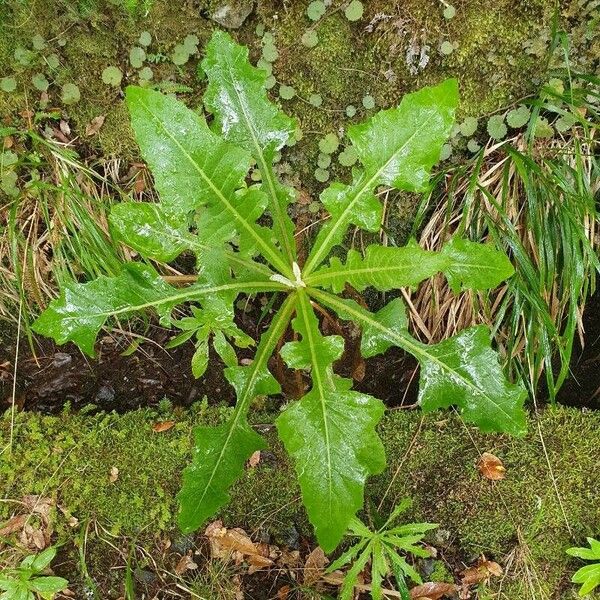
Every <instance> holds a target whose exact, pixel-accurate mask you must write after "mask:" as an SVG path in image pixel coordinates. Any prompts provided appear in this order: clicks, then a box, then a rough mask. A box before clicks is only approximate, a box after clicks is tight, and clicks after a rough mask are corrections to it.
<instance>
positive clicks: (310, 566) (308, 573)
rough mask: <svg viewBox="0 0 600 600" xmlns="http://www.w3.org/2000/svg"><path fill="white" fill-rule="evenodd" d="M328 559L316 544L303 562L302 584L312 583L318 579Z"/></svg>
mask: <svg viewBox="0 0 600 600" xmlns="http://www.w3.org/2000/svg"><path fill="white" fill-rule="evenodd" d="M328 562H329V561H328V560H327V557H326V556H325V552H323V549H322V548H321V547H320V546H317V547H316V548H315V549H314V550H313V551H312V552H311V553H310V554H309V555H308V557H307V558H306V562H305V563H304V572H303V578H304V579H303V580H304V585H312V584H313V583H315V582H317V581H319V579H321V576H322V575H323V571H324V570H325V565H327V563H328Z"/></svg>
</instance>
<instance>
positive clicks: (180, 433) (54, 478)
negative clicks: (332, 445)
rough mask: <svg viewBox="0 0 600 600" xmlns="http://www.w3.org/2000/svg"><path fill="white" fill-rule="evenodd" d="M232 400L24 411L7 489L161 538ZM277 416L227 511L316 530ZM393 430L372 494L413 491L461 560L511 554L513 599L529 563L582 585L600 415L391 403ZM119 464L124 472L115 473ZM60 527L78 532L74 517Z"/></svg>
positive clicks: (281, 531) (441, 543) (237, 517)
mask: <svg viewBox="0 0 600 600" xmlns="http://www.w3.org/2000/svg"><path fill="white" fill-rule="evenodd" d="M229 411H230V409H228V408H214V407H211V408H209V407H208V406H206V405H205V404H200V405H196V406H195V408H194V409H192V410H190V411H182V410H179V409H177V410H176V411H175V412H163V413H157V412H155V411H150V410H140V411H135V412H130V413H127V414H124V415H117V414H99V415H95V416H90V415H88V416H86V415H82V414H71V413H68V412H66V413H64V414H62V415H59V416H44V415H40V414H35V413H18V414H17V415H16V421H15V429H14V442H13V447H12V453H11V454H10V455H7V453H6V452H5V454H4V456H3V461H2V463H0V493H1V494H2V497H3V498H5V499H7V500H18V499H20V498H22V497H23V496H25V495H27V494H44V495H45V496H50V497H52V498H54V499H55V500H56V501H57V504H59V505H60V506H61V508H62V509H63V510H64V511H65V512H66V513H67V514H70V515H73V516H75V517H76V518H77V519H79V521H80V522H81V523H85V522H87V521H89V520H91V519H93V520H96V521H97V522H99V523H101V524H102V526H103V527H105V528H106V529H108V530H109V531H111V532H112V533H113V534H115V535H117V534H120V535H126V536H134V537H136V539H137V538H140V537H141V538H143V537H144V535H146V537H147V535H148V534H147V533H146V534H144V533H143V532H151V534H150V538H152V537H154V538H157V537H159V536H161V535H162V534H163V532H171V531H174V530H175V529H176V523H175V521H176V517H175V515H176V511H177V508H176V500H175V494H176V492H177V490H178V488H179V484H180V476H181V471H182V469H183V467H184V466H185V464H186V462H187V461H188V460H189V457H190V454H191V446H192V435H191V428H192V426H193V425H194V424H198V423H203V424H216V423H218V422H220V421H222V420H223V418H225V417H226V415H227V414H228V413H229ZM272 418H273V415H269V414H262V413H261V414H256V415H254V422H255V423H257V425H256V426H257V428H258V429H259V430H260V431H262V432H263V433H265V435H266V437H267V439H268V443H269V451H267V452H264V453H263V456H262V458H261V462H260V463H259V465H258V467H256V468H254V469H248V470H247V471H246V473H245V475H244V476H243V478H242V480H241V481H240V482H239V483H238V484H237V485H236V486H234V488H233V490H232V500H231V503H230V504H229V505H228V506H227V507H226V508H225V509H224V510H223V511H222V513H221V515H220V516H221V518H222V519H223V520H224V522H225V524H226V525H228V526H243V527H245V528H246V529H248V530H249V531H256V530H257V529H260V530H262V531H264V532H267V533H268V534H269V535H271V537H272V539H274V540H275V541H277V542H279V543H283V542H284V541H285V540H286V539H287V538H289V531H290V529H291V530H294V529H295V530H297V531H298V532H300V534H301V535H303V536H305V537H308V538H310V537H311V535H312V534H311V529H310V526H309V524H308V522H307V519H306V515H305V513H304V510H303V509H302V506H301V503H300V501H299V490H298V486H297V484H296V479H295V476H294V474H293V468H292V465H291V464H290V462H289V460H288V458H287V457H286V455H285V453H284V452H283V449H282V447H281V444H280V443H279V442H278V440H277V437H276V433H275V430H274V428H273V427H272V426H271V425H269V423H270V422H271V421H272ZM165 419H173V420H175V421H176V424H175V426H174V427H172V428H171V429H170V430H169V431H165V432H163V433H155V432H154V431H153V425H154V424H155V423H156V422H157V421H161V420H165ZM258 423H260V425H258ZM9 430H10V418H9V415H8V414H6V415H5V417H4V419H3V420H2V421H1V422H0V445H2V447H4V446H5V445H6V444H7V443H8V439H9ZM379 430H380V434H381V436H382V439H383V441H384V445H385V448H386V452H387V456H388V463H389V466H388V468H387V470H386V472H385V473H384V474H382V475H381V476H378V477H376V478H373V479H372V480H371V481H370V483H369V485H368V487H367V497H368V502H367V505H376V504H378V503H379V501H381V500H382V499H384V502H383V508H384V510H389V509H390V508H391V507H392V506H393V504H394V503H395V502H396V501H398V500H399V499H401V498H403V497H411V498H412V499H413V500H414V506H413V508H412V509H411V513H410V514H409V515H408V516H407V518H412V519H416V520H428V521H431V522H435V523H439V525H440V530H441V532H442V533H441V534H440V536H439V539H437V540H433V541H434V543H435V544H436V545H438V547H439V548H440V549H441V550H442V551H443V554H446V555H453V556H455V557H456V558H457V561H458V562H460V561H461V560H462V561H464V562H467V563H468V562H470V561H472V560H474V559H475V558H476V557H477V556H479V555H481V554H485V556H486V557H487V558H490V559H494V560H496V561H498V562H499V563H501V564H503V565H506V564H507V563H509V565H510V568H508V569H507V577H506V579H505V580H504V581H503V585H502V594H503V595H501V596H500V597H501V598H506V599H507V600H514V599H515V598H527V597H529V596H528V595H527V594H528V593H529V591H530V590H529V591H528V588H527V586H528V583H527V579H526V577H525V575H524V573H526V572H527V571H528V572H529V573H530V574H531V573H532V572H535V573H537V578H538V580H539V586H541V588H540V589H542V590H543V593H544V594H545V595H544V596H543V597H547V598H556V599H558V598H568V597H570V595H569V594H570V591H571V590H572V587H571V586H570V584H569V578H570V576H571V574H572V573H573V572H574V571H575V570H576V568H577V567H578V562H577V561H576V560H574V559H571V558H569V557H567V556H566V555H565V553H564V551H565V549H566V548H568V547H569V546H572V545H575V544H578V543H580V542H582V541H583V540H584V538H585V537H586V536H594V535H595V536H597V535H598V527H599V524H600V503H599V502H598V489H600V472H599V471H598V469H597V461H598V448H599V447H600V415H598V414H596V413H582V412H579V411H576V410H573V409H566V408H551V409H547V410H545V411H544V412H543V413H541V415H540V417H539V418H538V419H532V420H531V422H530V433H529V434H528V435H527V437H525V438H523V439H514V438H509V437H507V436H501V435H482V434H480V433H478V432H477V431H476V430H475V429H473V428H471V427H468V426H466V425H465V424H464V423H462V421H461V420H460V419H459V418H458V417H455V416H451V415H448V414H443V413H438V414H434V415H427V416H424V415H422V414H420V413H418V412H404V411H393V412H389V413H388V414H387V416H386V417H385V418H384V419H383V421H382V423H381V425H380V428H379ZM483 451H489V452H492V453H494V454H496V455H497V456H499V457H500V458H501V459H502V461H503V462H504V465H505V466H506V469H507V476H506V478H505V479H504V480H502V481H499V482H491V481H488V480H486V479H484V478H482V477H481V476H480V474H479V473H478V471H477V469H476V467H475V465H476V463H477V460H478V457H479V453H480V452H483ZM113 467H116V468H117V469H118V478H117V479H116V481H114V482H112V483H111V481H110V478H109V475H110V472H111V469H112V468H113ZM386 490H387V492H386ZM13 506H14V505H13V504H11V503H9V502H6V503H3V504H0V516H1V517H2V518H6V517H8V516H9V514H10V511H11V510H12V507H13ZM59 533H60V535H61V537H62V538H65V537H68V536H72V535H73V534H72V532H70V531H68V528H66V527H64V528H62V529H61V528H59ZM454 575H456V573H454ZM513 594H514V595H513ZM534 597H537V596H534ZM540 597H542V596H540Z"/></svg>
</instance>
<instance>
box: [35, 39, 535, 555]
mask: <svg viewBox="0 0 600 600" xmlns="http://www.w3.org/2000/svg"><path fill="white" fill-rule="evenodd" d="M202 67H203V69H204V71H205V72H206V74H207V77H208V87H207V90H206V93H205V96H204V105H205V107H206V110H207V111H208V112H209V113H210V114H211V115H212V122H211V123H210V125H209V124H207V122H206V120H205V117H204V115H203V114H201V113H200V112H195V111H192V110H190V109H189V108H186V107H185V106H184V105H183V104H182V103H181V102H179V101H177V100H176V99H175V98H173V97H170V96H165V95H163V94H160V93H158V92H156V91H153V90H150V89H142V88H139V87H129V88H128V89H127V93H126V100H127V105H128V107H129V111H130V114H131V121H132V125H133V129H134V131H135V134H136V137H137V141H138V143H139V145H140V148H141V151H142V154H143V156H144V158H145V160H146V162H147V163H148V165H149V166H150V168H151V169H152V172H153V174H154V181H155V185H156V188H157V190H158V192H159V194H160V200H161V201H160V202H159V203H137V202H125V203H122V204H120V205H117V206H116V207H115V208H114V209H113V211H112V214H111V216H110V222H111V226H112V229H113V231H114V233H115V235H116V236H118V237H119V238H120V239H122V240H123V241H124V242H125V243H127V244H128V245H129V246H131V247H132V248H134V249H135V250H136V251H137V252H138V253H139V254H140V255H141V256H143V257H145V258H147V259H152V260H156V261H162V262H168V261H171V260H173V259H174V258H176V257H177V256H178V255H179V254H180V253H182V252H184V251H191V252H194V253H195V254H196V256H197V270H198V280H197V282H196V283H194V284H192V285H190V286H188V287H185V288H175V287H173V286H171V285H169V284H168V283H166V282H165V281H164V280H163V279H162V278H161V277H160V276H159V274H158V273H157V272H156V271H155V270H154V268H152V267H151V266H150V265H148V264H143V263H139V262H136V263H130V264H126V265H125V266H124V268H123V271H122V273H121V274H120V275H118V276H117V277H112V278H107V277H99V278H98V279H96V280H94V281H91V282H89V283H85V284H72V285H69V286H67V287H66V288H65V289H64V290H63V291H62V293H61V296H60V297H59V298H58V299H56V300H54V301H53V302H52V303H51V304H50V306H49V307H48V308H47V309H46V310H45V311H44V313H43V314H42V315H41V316H40V317H39V319H38V320H37V321H36V323H35V325H34V329H35V331H37V332H38V333H41V334H44V335H47V336H51V337H53V338H54V339H55V340H56V341H57V342H58V343H65V342H67V341H74V342H75V343H76V344H78V345H79V347H80V348H81V349H82V350H83V351H85V352H86V353H87V354H89V355H93V353H94V342H95V339H96V336H97V334H98V332H99V331H100V329H101V328H102V326H103V325H104V324H105V322H106V320H107V319H108V318H109V317H116V316H119V315H125V314H129V313H134V312H137V311H142V310H146V309H150V308H153V309H155V310H156V311H157V313H158V315H159V316H160V319H161V321H162V323H164V324H165V325H170V324H173V320H172V317H171V313H172V310H173V308H174V307H175V306H177V305H179V304H181V303H184V302H186V303H192V306H193V308H192V314H193V317H191V318H192V319H195V322H194V323H192V322H191V321H188V320H186V321H184V322H180V323H179V325H180V326H181V327H182V329H183V331H184V333H185V335H189V336H190V337H191V336H192V335H194V336H195V337H196V339H197V354H196V356H195V357H194V364H195V371H196V373H197V374H199V373H201V372H202V370H203V369H204V366H205V364H206V361H207V352H208V343H211V342H212V344H213V346H214V348H215V350H216V352H217V353H218V354H219V356H220V357H221V358H222V360H223V361H224V363H225V365H226V366H225V376H226V378H227V380H228V381H229V382H230V383H231V385H232V386H233V387H234V388H235V391H236V394H237V404H236V406H235V410H234V411H233V414H232V416H231V418H230V419H229V420H228V421H227V422H226V423H224V424H222V425H220V426H218V427H198V428H197V429H196V430H195V432H194V435H195V440H196V450H195V453H194V457H193V460H192V464H191V465H190V466H189V467H188V468H187V469H186V470H185V472H184V475H183V488H182V490H181V492H180V494H179V500H180V504H181V511H180V514H179V522H180V525H181V527H182V529H183V530H185V531H191V530H194V529H196V528H198V527H200V526H201V525H202V523H204V522H205V520H206V519H207V518H208V517H210V516H211V515H213V514H214V513H215V512H216V511H217V510H218V509H219V508H220V507H221V506H223V505H224V504H225V503H226V502H227V501H228V499H229V488H230V486H231V485H232V484H233V483H234V482H235V481H236V479H238V477H240V475H241V474H242V472H243V469H244V464H245V462H246V460H247V459H248V458H249V457H250V455H251V454H252V453H253V452H255V451H256V450H259V449H261V448H264V447H265V441H264V439H263V438H262V437H261V436H260V435H259V434H258V433H256V432H255V431H254V430H253V429H252V427H250V425H249V424H248V420H247V413H248V410H249V408H250V405H251V403H252V401H253V399H254V398H256V397H257V396H259V395H268V394H276V393H278V392H279V391H280V386H279V384H278V382H277V381H276V380H275V378H274V377H273V376H272V374H271V373H270V372H269V369H268V360H269V358H270V357H271V355H272V354H273V352H274V351H275V350H276V348H277V347H278V342H279V341H280V340H281V339H282V337H283V336H284V334H285V333H286V330H287V329H288V326H289V324H290V322H291V323H292V327H293V329H294V331H295V332H296V334H297V336H298V337H299V339H298V341H293V342H288V343H286V344H285V345H284V346H283V347H282V349H281V356H282V358H283V360H284V361H285V362H286V363H287V365H288V366H289V367H291V368H293V369H300V370H303V371H306V372H308V373H310V377H311V379H312V387H311V388H310V390H309V391H308V393H307V394H306V395H305V396H304V397H303V398H301V399H300V400H299V401H297V402H293V403H291V404H290V405H289V406H288V407H287V408H286V409H285V410H284V411H283V412H282V414H281V415H280V416H279V418H278V419H277V429H278V432H279V435H280V437H281V439H282V440H283V442H284V444H285V447H286V449H287V451H288V452H289V454H290V455H291V456H292V458H293V459H294V462H295V465H296V471H297V473H298V478H299V481H300V486H301V489H302V494H303V499H304V504H305V506H306V509H307V511H308V515H309V517H310V520H311V522H312V523H313V525H314V527H315V531H316V535H317V538H318V540H319V543H320V544H321V546H322V547H323V548H324V549H325V550H326V551H329V550H332V549H333V548H334V547H335V546H336V545H337V544H338V543H339V541H340V539H341V538H342V536H343V535H344V532H345V531H346V529H347V527H348V525H349V523H350V521H351V519H352V517H353V516H354V515H355V513H356V512H357V510H358V509H359V508H360V507H361V506H362V503H363V488H364V484H365V481H366V479H367V477H368V476H369V475H372V474H375V473H379V472H381V471H382V470H383V468H384V466H385V456H384V450H383V446H382V443H381V441H380V439H379V437H378V435H377V433H376V425H377V423H378V421H379V420H380V418H381V416H382V414H383V412H384V406H383V404H382V402H381V401H380V400H377V399H376V398H373V397H371V396H369V395H367V394H364V393H360V392H357V391H353V390H352V381H351V380H349V379H344V378H342V377H339V376H338V375H336V374H335V373H334V371H333V368H332V365H333V363H334V361H335V360H337V359H338V358H339V357H340V355H341V354H342V350H343V345H344V342H343V339H342V338H341V337H339V336H335V335H333V336H325V335H323V334H322V333H321V331H320V327H319V319H318V318H317V316H316V314H315V311H314V308H313V307H314V305H315V304H318V305H320V307H322V308H323V309H325V310H330V311H333V312H334V313H336V314H337V315H338V316H339V317H340V318H341V319H347V320H351V321H353V322H355V323H356V324H357V325H359V326H360V327H362V332H363V333H362V346H361V348H362V353H363V355H364V356H365V357H368V356H374V355H376V354H380V353H382V352H384V351H385V350H386V349H388V348H390V347H391V346H398V347H400V348H403V349H404V350H406V351H407V352H410V353H411V354H413V355H414V356H415V357H416V358H417V359H418V361H419V363H420V365H421V388H420V392H419V401H420V404H421V406H422V407H423V409H424V410H427V411H431V410H435V409H438V408H441V407H448V406H450V405H455V406H457V407H459V409H460V410H461V412H462V415H463V417H464V418H465V419H466V420H468V421H470V422H472V423H475V424H476V425H478V426H479V427H480V428H481V429H483V430H484V431H507V432H510V433H513V434H516V435H520V434H522V433H523V432H524V431H525V414H524V411H523V407H522V404H523V400H524V396H525V392H524V389H523V388H522V387H521V386H520V385H514V384H511V383H509V382H508V381H507V380H506V379H505V377H504V376H503V373H502V370H501V368H500V365H499V363H498V358H497V356H496V354H495V352H494V351H493V350H492V348H491V346H490V333H489V331H488V330H487V329H486V328H485V327H474V328H471V329H468V330H465V331H463V332H462V333H461V334H459V335H458V336H456V337H454V338H451V339H448V340H446V341H443V342H442V343H440V344H437V345H431V346H428V345H426V344H422V343H420V342H418V341H417V340H415V339H414V338H413V337H411V335H410V333H409V331H408V323H407V318H406V314H405V309H404V306H403V303H402V301H401V300H400V299H394V300H392V301H391V302H390V303H389V304H387V305H386V306H385V307H384V308H382V309H381V310H380V311H378V312H376V313H373V312H370V311H369V310H367V309H366V308H363V307H362V306H360V305H359V304H358V303H356V302H354V301H352V300H348V299H346V298H344V297H342V296H340V295H337V293H339V292H341V291H342V290H343V288H344V286H345V285H346V284H349V285H351V286H353V287H354V288H355V289H357V290H359V291H360V290H364V289H365V288H367V287H374V288H375V289H377V290H381V291H387V290H394V289H396V288H400V287H403V286H415V285H417V284H418V283H419V282H421V281H423V280H424V279H426V278H428V277H431V276H432V275H434V274H436V273H438V272H443V273H444V274H445V275H446V277H447V278H448V280H449V281H450V283H451V284H452V286H453V288H455V289H456V290H457V291H458V290H460V289H461V288H468V289H486V288H490V287H494V286H496V285H498V284H499V283H500V282H501V281H502V280H504V279H505V278H507V277H509V276H510V275H511V274H512V272H513V269H512V266H511V264H510V262H509V260H508V258H507V257H506V256H505V255H504V254H502V253H500V252H498V251H496V250H494V249H493V248H492V247H490V246H485V245H479V244H474V243H471V242H469V241H466V240H463V239H460V238H453V239H451V240H449V241H448V243H447V244H446V245H445V246H444V247H443V249H442V250H441V251H440V252H428V251H424V250H422V249H421V248H420V247H419V246H418V245H416V244H415V243H410V244H409V245H408V246H406V247H403V248H397V247H381V246H377V245H373V246H370V247H369V248H367V250H366V253H365V254H364V256H362V255H361V254H359V253H358V252H357V251H355V250H350V251H348V253H347V255H346V259H345V261H341V260H339V259H338V258H332V259H331V260H330V261H329V262H327V260H328V258H329V256H330V253H331V250H332V249H333V248H334V246H336V245H339V244H341V243H342V242H343V240H344V236H345V234H346V231H347V230H348V228H349V227H350V226H351V225H356V226H358V227H361V228H363V229H366V230H369V231H376V230H377V229H378V227H379V224H380V223H381V214H382V207H381V205H380V202H379V200H378V199H377V196H376V195H375V193H374V191H375V188H376V187H377V186H379V185H387V186H393V187H395V188H398V189H403V190H411V191H420V190H424V189H425V188H426V187H427V185H428V180H429V173H430V170H431V168H432V166H433V165H434V164H435V163H436V161H437V160H438V158H439V155H440V150H441V147H442V145H443V143H444V142H445V140H446V138H447V137H448V135H449V133H450V130H451V128H452V125H453V122H454V112H455V109H456V106H457V103H458V90H457V83H456V81H455V80H447V81H445V82H443V83H441V84H439V85H437V86H434V87H428V88H424V89H422V90H420V91H418V92H416V93H413V94H408V95H407V96H405V97H404V98H403V100H402V102H401V103H400V105H399V106H398V107H397V108H392V109H390V110H386V111H381V112H379V113H378V114H376V115H374V116H373V117H372V118H370V119H369V120H368V121H366V122H365V123H363V124H361V125H355V126H352V127H350V128H349V129H348V136H349V138H350V140H351V142H352V145H353V146H354V149H355V150H356V153H357V155H358V157H359V159H360V162H361V163H362V167H361V168H356V169H355V170H354V171H353V174H352V180H351V182H350V183H346V184H344V183H339V182H335V183H332V184H331V185H330V186H329V187H328V188H327V189H326V190H325V191H324V192H323V193H322V194H321V200H322V202H323V204H324V206H325V208H326V209H327V210H328V211H329V213H330V215H331V218H330V219H329V220H328V221H327V223H325V225H324V226H323V227H322V228H321V230H320V231H319V232H318V235H317V236H316V239H315V241H314V244H313V246H312V249H311V250H310V252H309V254H308V258H307V259H306V261H304V264H300V262H302V261H299V259H298V253H297V248H296V243H295V238H294V224H293V222H292V220H291V219H290V217H289V215H288V210H287V208H288V205H289V204H290V203H291V202H292V201H293V200H294V197H295V192H294V190H293V189H291V188H290V187H287V186H285V185H283V184H282V183H281V182H280V181H279V180H278V178H277V177H276V176H275V173H274V169H273V160H274V156H275V153H276V152H277V151H279V150H280V149H281V148H283V146H284V145H285V144H286V143H287V142H289V141H291V140H292V138H293V136H294V133H295V130H296V123H295V122H294V121H293V120H292V119H291V118H289V117H288V116H287V115H285V114H284V113H283V112H281V111H280V110H279V109H278V108H277V107H276V106H275V105H274V104H272V103H271V102H269V100H268V99H267V95H266V91H265V87H264V83H265V79H266V73H265V72H264V71H262V70H260V69H256V68H253V67H252V66H251V65H250V63H249V62H248V51H247V49H246V48H244V47H242V46H239V45H237V44H236V43H234V42H233V40H232V39H231V37H230V36H229V35H228V34H226V33H223V32H216V33H214V35H213V37H212V39H211V41H210V42H209V44H208V46H207V48H206V56H205V58H204V61H203V63H202ZM254 163H255V164H256V165H257V168H258V170H259V171H260V175H261V182H260V184H256V185H247V183H246V182H247V175H248V170H249V168H250V166H251V165H252V164H254ZM264 214H268V216H269V217H270V221H271V223H272V225H271V226H270V227H266V226H265V225H260V224H258V223H257V221H258V220H259V219H260V218H261V216H262V215H264ZM263 222H265V221H263ZM259 292H260V293H268V292H273V293H278V294H279V296H280V297H284V300H283V302H281V304H280V305H279V308H278V310H277V312H276V314H275V315H274V316H273V318H272V319H271V322H270V325H269V327H268V329H267V330H266V332H265V333H263V335H262V336H261V338H260V341H259V342H258V345H257V348H256V352H255V355H254V360H253V361H252V363H251V364H250V365H246V366H240V365H239V364H238V359H237V356H236V352H235V348H234V345H238V346H246V345H247V344H248V338H247V336H246V335H244V334H243V333H242V332H241V331H240V330H239V329H238V328H237V326H236V325H235V324H234V308H233V307H234V303H235V301H236V298H237V297H238V296H239V295H240V294H254V293H259ZM176 324H177V323H176ZM190 332H191V333H190ZM232 342H233V345H232Z"/></svg>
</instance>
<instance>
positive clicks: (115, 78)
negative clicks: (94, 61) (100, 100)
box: [102, 66, 123, 87]
mask: <svg viewBox="0 0 600 600" xmlns="http://www.w3.org/2000/svg"><path fill="white" fill-rule="evenodd" d="M122 79H123V73H121V69H119V68H118V67H112V66H111V67H106V68H105V69H104V71H102V81H103V82H104V83H106V85H113V86H115V87H118V86H120V85H121V80H122Z"/></svg>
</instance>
